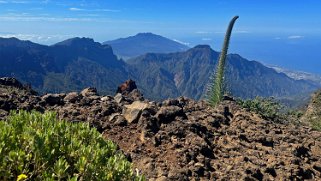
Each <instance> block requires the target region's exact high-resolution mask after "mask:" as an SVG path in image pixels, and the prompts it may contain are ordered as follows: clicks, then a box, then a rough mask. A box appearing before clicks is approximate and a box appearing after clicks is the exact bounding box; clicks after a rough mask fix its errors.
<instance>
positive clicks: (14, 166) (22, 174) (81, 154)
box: [0, 111, 143, 181]
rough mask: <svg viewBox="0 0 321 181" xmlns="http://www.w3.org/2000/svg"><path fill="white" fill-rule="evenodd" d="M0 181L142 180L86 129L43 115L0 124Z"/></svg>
mask: <svg viewBox="0 0 321 181" xmlns="http://www.w3.org/2000/svg"><path fill="white" fill-rule="evenodd" d="M0 180H74V181H76V180H143V178H142V177H141V176H139V175H138V174H137V175H136V174H134V173H133V172H132V167H131V163H130V162H128V161H127V160H126V158H125V157H124V156H123V155H122V154H120V153H119V152H118V151H117V146H116V145H115V144H113V143H112V142H111V141H105V140H104V139H103V138H102V136H101V134H99V133H98V132H97V131H96V130H95V129H90V128H89V125H88V124H84V123H74V124H73V123H69V122H66V121H58V120H57V119H56V114H55V113H53V112H47V113H45V114H41V113H38V112H31V113H28V112H26V111H20V112H18V113H14V112H12V113H11V115H10V116H9V117H8V119H7V121H0Z"/></svg>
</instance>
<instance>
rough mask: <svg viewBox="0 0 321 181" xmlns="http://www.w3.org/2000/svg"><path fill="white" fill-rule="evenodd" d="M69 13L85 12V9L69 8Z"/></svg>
mask: <svg viewBox="0 0 321 181" xmlns="http://www.w3.org/2000/svg"><path fill="white" fill-rule="evenodd" d="M69 10H70V11H85V9H80V8H69Z"/></svg>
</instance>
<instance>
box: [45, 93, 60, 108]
mask: <svg viewBox="0 0 321 181" xmlns="http://www.w3.org/2000/svg"><path fill="white" fill-rule="evenodd" d="M63 97H64V96H63V95H61V94H46V95H44V96H42V98H41V99H42V101H44V102H45V103H46V104H48V105H50V106H53V105H61V104H63V101H62V100H63Z"/></svg>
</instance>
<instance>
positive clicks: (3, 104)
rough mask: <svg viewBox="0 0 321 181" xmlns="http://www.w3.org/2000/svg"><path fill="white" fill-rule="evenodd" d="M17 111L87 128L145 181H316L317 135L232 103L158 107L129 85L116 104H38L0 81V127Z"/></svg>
mask: <svg viewBox="0 0 321 181" xmlns="http://www.w3.org/2000/svg"><path fill="white" fill-rule="evenodd" d="M17 109H25V110H37V111H41V112H43V111H45V110H53V111H56V112H57V113H58V116H59V118H61V119H65V120H68V121H72V122H75V123H77V122H89V123H90V124H91V125H92V126H93V127H95V128H96V129H97V130H98V131H100V132H101V133H102V134H103V136H104V137H106V138H107V139H111V140H113V141H114V142H115V143H117V144H118V145H119V147H120V150H122V151H123V152H124V153H125V154H126V155H127V157H128V159H129V160H131V161H132V162H133V164H134V167H136V168H138V170H140V171H141V172H143V174H144V175H145V176H146V177H147V178H148V179H149V180H321V133H320V132H317V131H313V130H312V129H311V128H309V127H303V126H297V125H293V124H288V123H283V124H280V123H274V122H272V121H268V120H264V119H262V118H260V116H258V115H256V114H253V113H250V112H247V111H245V110H244V109H242V108H240V107H239V106H238V105H237V104H236V103H235V102H234V101H233V100H226V101H224V102H223V103H222V104H221V105H220V106H218V107H217V108H216V109H213V108H211V107H210V106H209V105H208V104H206V102H202V101H200V102H196V101H194V100H191V99H188V98H184V97H180V98H177V99H168V100H165V101H163V102H159V103H157V102H152V101H148V100H145V99H144V97H143V96H142V95H141V94H140V92H139V91H138V90H137V87H136V85H135V83H134V82H132V81H128V82H126V83H125V84H123V85H121V86H120V87H119V89H118V94H116V95H115V96H99V95H98V94H97V91H96V90H95V89H94V88H87V89H84V90H83V91H82V92H80V93H77V92H71V93H67V94H64V93H62V94H46V95H43V96H37V95H36V94H35V92H34V91H32V90H31V89H30V87H26V86H23V85H22V84H21V83H19V82H18V81H17V80H15V79H12V78H2V79H0V119H5V118H6V116H7V115H8V114H9V111H10V110H17Z"/></svg>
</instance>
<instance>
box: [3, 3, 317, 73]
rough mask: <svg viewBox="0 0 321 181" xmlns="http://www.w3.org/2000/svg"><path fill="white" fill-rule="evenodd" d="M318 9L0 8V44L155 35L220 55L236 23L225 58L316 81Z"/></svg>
mask: <svg viewBox="0 0 321 181" xmlns="http://www.w3.org/2000/svg"><path fill="white" fill-rule="evenodd" d="M320 9H321V1H318V0H304V1H303V0H90V1H89V0H79V1H75V0H0V24H1V26H0V37H17V38H19V39H23V40H31V41H33V42H37V43H41V44H46V45H51V44H54V43H57V42H59V41H62V40H65V39H67V38H71V37H90V38H93V39H94V40H95V41H98V42H104V41H107V40H112V39H116V38H120V37H127V36H132V35H135V34H137V33H139V32H152V33H155V34H159V35H162V36H165V37H168V38H170V39H173V40H176V41H179V42H182V43H185V44H187V45H189V46H190V47H193V46H195V45H197V44H209V45H211V46H212V48H214V49H215V50H217V51H218V50H219V49H220V48H221V44H222V41H223V38H224V33H225V31H226V28H227V25H228V22H229V21H230V19H231V18H232V17H233V16H235V15H239V16H240V18H239V19H238V20H237V22H236V24H235V26H234V30H233V34H232V39H231V44H230V51H229V52H230V53H237V54H240V55H241V56H243V57H245V58H247V59H249V60H258V61H260V62H262V63H265V64H271V65H278V66H281V67H284V68H289V69H294V70H302V71H307V72H313V73H318V74H321V69H320V68H319V67H321V53H320V47H321V13H319V12H320Z"/></svg>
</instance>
